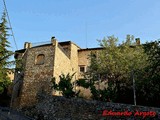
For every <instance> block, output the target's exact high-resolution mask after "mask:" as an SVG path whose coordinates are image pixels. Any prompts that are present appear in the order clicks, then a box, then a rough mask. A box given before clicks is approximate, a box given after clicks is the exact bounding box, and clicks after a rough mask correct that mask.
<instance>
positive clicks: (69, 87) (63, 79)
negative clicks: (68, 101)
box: [51, 73, 80, 98]
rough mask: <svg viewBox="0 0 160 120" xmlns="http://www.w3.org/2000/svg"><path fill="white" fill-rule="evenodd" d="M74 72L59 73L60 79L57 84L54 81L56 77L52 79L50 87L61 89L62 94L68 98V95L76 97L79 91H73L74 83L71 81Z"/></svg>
mask: <svg viewBox="0 0 160 120" xmlns="http://www.w3.org/2000/svg"><path fill="white" fill-rule="evenodd" d="M73 76H74V74H72V75H70V74H69V73H68V74H67V75H66V76H65V75H64V74H62V75H60V76H59V78H60V81H59V82H58V84H57V83H56V79H55V78H53V79H52V81H51V82H52V88H54V89H55V90H57V91H61V93H62V95H63V96H65V97H67V98H70V97H77V96H78V95H79V93H80V91H78V92H76V91H74V83H72V79H73Z"/></svg>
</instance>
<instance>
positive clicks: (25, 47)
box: [24, 42, 32, 49]
mask: <svg viewBox="0 0 160 120" xmlns="http://www.w3.org/2000/svg"><path fill="white" fill-rule="evenodd" d="M31 47H32V44H31V43H29V42H25V43H24V49H27V48H31Z"/></svg>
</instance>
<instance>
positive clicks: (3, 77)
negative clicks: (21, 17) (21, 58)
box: [0, 11, 13, 93]
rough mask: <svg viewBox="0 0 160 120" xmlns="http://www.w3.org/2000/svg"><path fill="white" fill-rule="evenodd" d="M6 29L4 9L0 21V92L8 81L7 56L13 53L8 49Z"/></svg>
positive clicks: (8, 64)
mask: <svg viewBox="0 0 160 120" xmlns="http://www.w3.org/2000/svg"><path fill="white" fill-rule="evenodd" d="M8 29H9V28H8V27H7V20H6V13H5V11H4V12H3V14H2V18H1V22H0V93H2V92H3V90H4V88H6V87H7V86H8V84H9V82H10V80H9V77H8V76H7V72H8V70H9V66H10V65H11V64H12V62H11V61H9V58H10V57H11V55H13V52H12V51H10V50H8V48H9V47H10V45H9V44H10V42H9V41H8V36H9V34H8V32H7V31H8Z"/></svg>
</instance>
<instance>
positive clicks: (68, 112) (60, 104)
mask: <svg viewBox="0 0 160 120" xmlns="http://www.w3.org/2000/svg"><path fill="white" fill-rule="evenodd" d="M38 99H39V103H38V104H36V105H35V106H33V107H30V108H24V109H22V111H23V112H24V113H25V114H26V115H29V116H32V117H33V118H34V119H36V120H142V119H145V120H158V119H160V108H153V107H144V106H133V105H127V104H118V103H109V102H100V101H91V100H84V99H81V98H71V99H69V98H65V97H62V96H51V95H45V94H41V95H40V96H39V98H38ZM118 112H119V113H118ZM127 112H128V113H127ZM120 114H121V115H120Z"/></svg>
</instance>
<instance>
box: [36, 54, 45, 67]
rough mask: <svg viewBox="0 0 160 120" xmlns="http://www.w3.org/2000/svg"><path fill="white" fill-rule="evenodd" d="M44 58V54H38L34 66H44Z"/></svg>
mask: <svg viewBox="0 0 160 120" xmlns="http://www.w3.org/2000/svg"><path fill="white" fill-rule="evenodd" d="M44 58H45V56H44V54H39V55H38V56H37V58H36V61H35V63H36V65H42V64H44Z"/></svg>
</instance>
